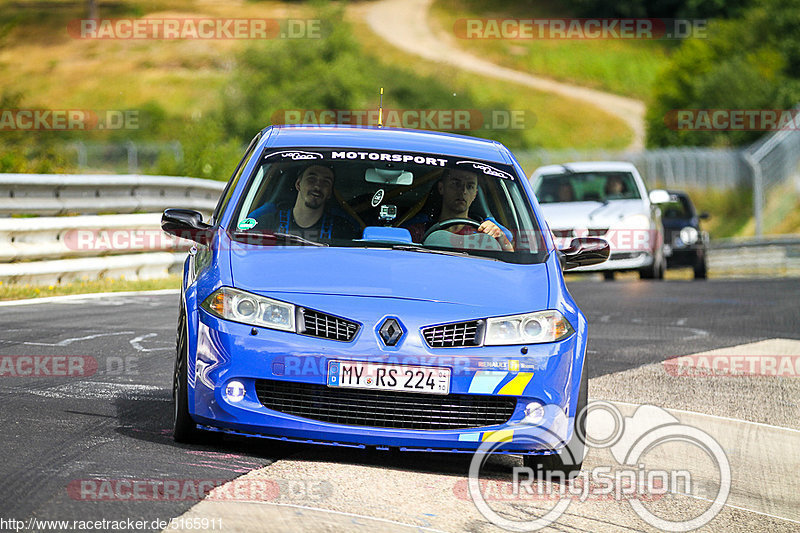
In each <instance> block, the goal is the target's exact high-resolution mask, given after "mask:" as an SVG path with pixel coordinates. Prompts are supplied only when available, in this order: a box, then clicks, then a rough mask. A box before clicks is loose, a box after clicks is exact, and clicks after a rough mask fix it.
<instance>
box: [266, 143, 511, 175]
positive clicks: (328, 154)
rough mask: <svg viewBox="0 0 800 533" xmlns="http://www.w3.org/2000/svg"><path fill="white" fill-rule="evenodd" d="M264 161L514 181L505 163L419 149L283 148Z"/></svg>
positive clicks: (269, 154)
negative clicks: (424, 170) (421, 169)
mask: <svg viewBox="0 0 800 533" xmlns="http://www.w3.org/2000/svg"><path fill="white" fill-rule="evenodd" d="M264 160H265V161H269V162H286V161H307V162H308V163H309V164H312V163H313V162H315V161H318V162H319V163H320V164H323V163H324V164H330V163H334V162H337V161H344V162H365V163H375V164H378V165H382V166H384V167H385V168H387V169H391V168H393V167H396V168H397V169H398V170H399V169H404V168H405V165H425V166H429V167H441V168H452V169H459V170H466V171H470V172H475V173H477V174H483V175H484V176H489V177H494V178H501V179H505V180H510V181H514V179H515V174H514V170H513V169H512V168H511V167H510V166H509V165H504V164H500V163H494V162H488V161H481V160H477V159H469V158H466V157H450V156H444V155H442V154H425V153H419V152H399V151H388V150H370V149H367V150H365V149H359V148H344V149H342V148H337V149H328V148H298V149H284V150H278V151H276V152H270V153H267V154H266V155H265V156H264Z"/></svg>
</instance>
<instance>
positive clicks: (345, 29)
mask: <svg viewBox="0 0 800 533" xmlns="http://www.w3.org/2000/svg"><path fill="white" fill-rule="evenodd" d="M343 14H344V11H343V9H342V8H341V7H331V6H326V7H323V8H321V12H320V14H319V15H318V16H317V17H316V18H319V19H321V20H323V22H324V24H323V30H322V33H323V37H322V38H320V39H278V40H274V41H267V42H264V43H258V44H256V45H253V46H251V47H250V48H248V49H246V50H245V51H244V52H243V53H242V54H241V55H240V56H239V58H238V61H237V66H236V69H235V71H234V73H233V76H232V80H231V83H230V84H229V85H228V86H227V87H226V88H225V89H224V92H223V96H222V115H221V116H222V124H223V127H224V130H225V132H226V134H228V135H230V136H232V137H236V138H238V139H240V140H242V141H245V140H249V139H250V138H251V137H252V136H253V135H254V134H255V133H256V132H257V131H259V130H260V129H262V128H264V127H265V126H267V125H269V124H271V123H273V119H281V118H282V117H283V114H282V113H280V112H281V111H287V110H375V109H377V108H378V102H379V90H380V88H381V87H384V88H385V93H384V97H383V103H384V107H385V108H387V109H413V110H422V109H425V110H450V109H476V108H477V107H478V106H477V105H476V103H475V98H474V97H473V96H472V95H471V94H470V93H469V91H465V90H463V89H462V88H453V87H446V86H445V85H443V84H442V83H441V82H439V81H437V80H435V79H433V78H429V77H423V76H420V75H418V74H416V73H415V72H414V71H413V70H412V69H411V68H404V67H397V66H392V65H387V64H384V63H382V62H380V60H378V59H376V58H375V57H373V56H371V55H370V54H368V53H366V52H365V51H364V50H362V49H361V47H360V45H359V43H358V42H357V40H356V39H355V37H354V36H353V28H352V26H350V25H349V24H347V23H346V22H345V21H344V20H343ZM484 107H486V104H485V103H484ZM489 107H490V108H491V109H497V110H503V109H508V105H507V104H506V103H504V102H490V105H489ZM280 122H282V120H278V123H280ZM480 126H482V125H480ZM458 133H464V134H468V135H475V136H485V135H488V134H491V135H492V138H494V139H496V140H498V141H501V142H504V143H505V144H507V145H508V146H509V147H519V146H522V145H523V144H524V140H523V136H522V133H521V131H519V130H502V131H501V130H495V131H491V132H487V131H486V130H474V131H459V132H458Z"/></svg>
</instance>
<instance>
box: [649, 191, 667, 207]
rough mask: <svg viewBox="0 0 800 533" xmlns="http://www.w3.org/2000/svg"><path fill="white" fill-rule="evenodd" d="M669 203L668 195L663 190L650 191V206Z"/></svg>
mask: <svg viewBox="0 0 800 533" xmlns="http://www.w3.org/2000/svg"><path fill="white" fill-rule="evenodd" d="M669 201H670V197H669V193H668V192H667V191H665V190H664V189H653V190H652V191H650V203H651V204H666V203H668V202H669Z"/></svg>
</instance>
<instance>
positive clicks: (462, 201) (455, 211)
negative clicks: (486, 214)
mask: <svg viewBox="0 0 800 533" xmlns="http://www.w3.org/2000/svg"><path fill="white" fill-rule="evenodd" d="M436 186H437V187H438V191H439V194H440V195H441V196H442V210H441V212H440V214H439V218H438V220H436V222H443V221H445V220H450V219H453V218H469V208H470V206H472V202H474V201H475V198H476V197H477V196H478V175H477V174H476V173H475V172H470V171H468V170H461V169H445V171H444V174H443V175H442V178H441V179H440V180H439V182H438V183H437V184H436ZM430 225H432V222H431V223H430V224H429V225H428V226H427V227H426V225H425V224H415V225H412V226H410V227H409V228H408V230H409V231H410V232H411V237H412V239H413V240H414V241H415V242H420V241H421V240H422V237H423V236H424V235H425V231H426V230H427V229H428V227H430ZM443 230H444V231H449V232H451V233H455V234H457V235H471V234H473V233H475V232H478V233H486V234H487V235H490V236H492V237H494V238H495V239H497V242H498V243H499V244H500V246H501V248H502V249H503V250H507V251H513V250H514V246H513V245H512V244H511V241H510V240H509V238H508V236H507V235H506V233H505V232H504V231H503V230H502V229H501V228H500V226H499V225H498V224H497V223H496V222H495V221H494V220H492V219H491V218H487V219H486V220H484V221H483V222H482V223H481V224H480V226H478V228H477V230H476V229H475V228H474V227H473V226H469V225H467V224H454V225H452V226H449V227H446V228H443Z"/></svg>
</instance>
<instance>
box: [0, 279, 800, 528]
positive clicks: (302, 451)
mask: <svg viewBox="0 0 800 533" xmlns="http://www.w3.org/2000/svg"><path fill="white" fill-rule="evenodd" d="M570 290H571V292H572V293H573V295H574V296H575V298H576V299H577V301H578V303H579V305H580V306H581V308H582V309H583V310H584V312H585V313H586V314H587V316H588V320H589V328H590V329H589V335H590V341H589V359H588V362H589V375H590V377H591V378H593V381H596V382H598V383H601V382H602V380H603V379H609V378H611V377H613V376H615V375H625V373H626V372H637V371H639V370H640V369H643V368H648V365H652V364H653V363H659V362H661V361H664V360H665V359H667V358H671V357H675V356H678V355H684V354H690V353H696V352H702V351H706V350H713V349H719V348H726V347H729V346H734V345H741V344H746V343H752V342H756V341H761V340H765V339H774V338H783V339H800V313H799V312H798V311H799V309H798V308H799V306H798V296H800V283H798V281H797V280H790V279H789V280H786V279H785V280H754V281H739V280H737V281H708V282H692V281H670V282H661V283H647V282H640V281H619V282H613V283H596V282H592V281H584V280H580V281H574V282H570ZM177 299H178V296H177V294H159V295H135V296H133V295H126V296H111V297H106V298H102V299H90V298H87V299H70V300H62V301H59V302H52V303H39V304H35V305H14V306H0V361H6V364H8V363H7V361H18V359H14V357H13V356H69V357H70V358H69V359H67V360H66V361H67V362H66V363H63V364H65V365H66V367H65V368H67V369H69V368H74V369H75V372H77V373H78V375H72V376H69V375H67V376H40V377H25V376H16V377H15V376H8V375H3V377H0V401H1V402H2V409H0V423H2V427H3V431H2V434H1V435H0V442H2V445H1V446H0V449H2V452H3V453H2V455H3V461H1V462H0V479H2V480H3V482H2V484H0V530H3V529H4V523H3V522H2V521H1V520H2V519H5V520H8V519H15V520H21V521H24V525H25V528H27V527H28V526H30V525H31V522H28V520H30V519H32V518H36V519H43V520H70V521H72V520H101V519H107V520H128V519H133V520H144V521H148V523H150V524H151V526H152V527H147V528H145V529H151V530H153V529H154V530H160V529H163V528H164V527H165V525H163V524H162V525H156V524H154V523H152V521H153V520H156V519H160V520H164V521H166V520H169V519H170V518H173V517H177V516H179V515H181V514H182V513H184V512H185V511H187V510H188V509H189V508H190V507H191V506H192V505H194V504H195V503H197V501H198V500H199V499H200V498H199V497H197V496H195V495H194V494H192V493H191V491H188V492H187V491H186V490H185V488H186V485H181V486H182V487H184V492H183V493H182V494H180V495H179V496H178V495H177V494H175V493H172V494H170V495H165V494H162V493H156V494H155V495H154V496H153V497H152V498H149V499H148V498H146V497H131V498H130V499H127V500H126V499H120V498H119V497H114V496H113V495H110V496H109V493H108V492H103V491H104V490H108V489H109V486H98V485H97V484H95V485H91V482H92V480H98V479H103V480H111V481H112V482H113V483H114V485H113V487H114V488H116V489H117V490H120V491H122V492H123V493H124V494H129V493H130V487H132V486H136V487H140V488H141V487H142V486H143V485H142V483H143V482H144V481H153V480H155V481H159V482H169V481H176V480H177V481H180V480H195V481H197V480H202V481H205V482H207V483H212V484H214V485H218V484H221V483H223V482H224V481H227V480H231V479H233V478H236V477H238V476H240V475H242V474H245V473H247V472H250V471H253V470H256V469H259V468H261V467H264V466H267V465H271V464H273V463H274V465H273V467H275V468H276V470H279V469H280V467H281V466H280V465H282V464H284V463H285V464H286V465H290V464H291V465H293V468H294V462H293V459H294V458H297V457H302V456H305V455H308V454H311V455H313V456H315V457H320V454H322V455H323V456H324V455H325V454H327V453H328V452H327V451H326V450H317V449H312V450H309V449H308V448H303V447H298V446H287V447H281V446H278V447H276V446H274V445H272V444H270V443H269V442H268V441H261V440H250V439H236V438H231V437H227V436H226V437H225V438H224V440H223V441H222V442H218V443H214V444H213V445H206V446H180V445H176V444H174V443H173V442H172V439H171V436H170V429H169V428H170V420H171V411H170V409H171V403H170V386H171V371H172V364H173V354H174V335H175V333H174V330H175V321H176V311H177ZM7 356H12V357H7ZM87 356H88V357H90V358H93V359H81V358H82V357H87ZM38 360H39V362H40V363H42V364H43V365H48V364H49V365H51V367H52V365H56V367H52V368H55V369H56V370H58V368H57V365H58V364H61V363H58V362H56V361H59V360H56V359H52V358H51V359H45V358H42V357H40V358H39V359H38ZM87 361H88V363H87ZM91 361H96V362H97V368H96V370H94V369H93V366H92V365H93V363H91ZM70 364H72V365H73V366H72V367H70V366H69V365H70ZM43 368H45V367H43ZM7 373H8V372H6V373H5V374H7ZM40 373H42V371H40ZM67 373H68V372H67ZM0 374H3V372H0ZM636 386H637V384H636V383H631V384H630V387H631V388H636ZM675 394H676V396H680V395H681V391H679V390H678V391H676V392H675ZM645 398H646V393H645ZM763 400H764V399H762V401H763ZM683 401H684V402H688V403H689V405H691V398H688V399H687V398H683ZM766 401H767V402H769V401H770V399H769V398H767V399H766ZM792 408H793V409H794V411H795V412H797V405H794V406H793V407H792V406H790V407H789V409H792ZM330 453H331V455H332V456H333V457H336V458H337V459H336V460H337V461H339V462H340V463H344V466H343V469H342V470H341V471H339V472H338V473H335V474H332V475H334V476H343V475H347V474H346V471H345V470H344V468H345V467H347V466H348V465H347V462H348V458H347V454H345V455H344V456H343V455H342V453H340V452H339V451H331V452H330ZM351 457H352V463H353V464H352V465H349V466H350V467H357V466H358V465H359V464H361V463H367V464H373V466H374V465H376V464H377V465H380V464H381V463H385V462H386V461H385V459H384V458H378V459H375V458H373V457H372V456H370V455H364V456H363V457H362V456H351ZM391 464H392V470H393V471H399V472H400V473H401V474H402V475H404V476H409V475H410V476H414V475H416V474H417V472H418V471H419V470H420V469H422V470H424V471H431V469H432V470H433V471H435V470H436V468H437V467H436V465H435V462H433V463H432V462H431V461H428V460H419V461H417V460H415V461H414V462H413V465H414V466H411V464H412V463H409V462H408V461H406V460H404V459H403V458H400V459H396V458H395V459H392V463H391ZM460 464H461V463H460V462H458V461H456V462H453V463H448V464H446V465H443V466H442V467H440V468H441V469H442V472H441V473H452V472H451V470H453V469H456V470H457V469H458V468H459V465H460ZM419 465H422V466H419ZM271 468H272V467H271ZM262 472H263V470H262ZM354 475H357V473H354ZM420 475H421V474H420ZM305 479H308V478H305ZM329 479H335V477H333V478H329ZM143 480H144V481H143ZM87 482H88V483H89V484H88V485H87V484H86V483H87ZM82 483H83V484H82ZM126 483H127V484H126ZM205 486H206V487H207V485H205ZM317 488H319V487H317ZM324 488H325V486H323V489H324ZM123 489H127V490H128V492H125V490H123ZM108 500H110V501H108ZM288 503H289V504H291V501H290V502H288ZM287 520H291V517H289V518H287ZM289 523H290V522H289ZM387 524H389V522H384V523H383V526H387ZM7 526H8V523H7V522H6V523H5V527H6V529H10V528H8V527H7ZM34 529H37V528H35V527H34ZM107 529H108V530H110V528H107ZM26 530H27V529H26ZM38 530H44V528H42V527H40V528H38Z"/></svg>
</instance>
